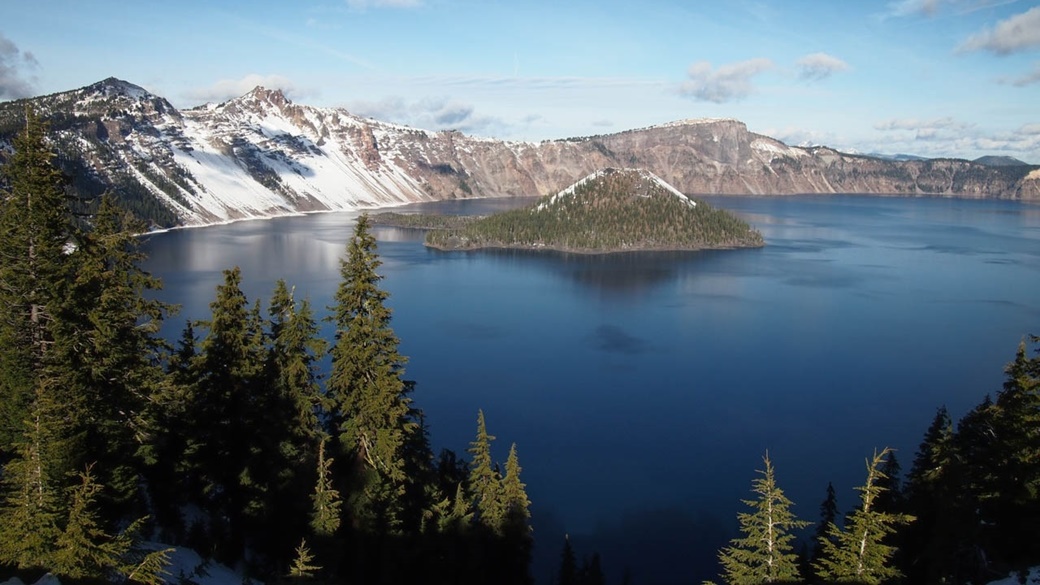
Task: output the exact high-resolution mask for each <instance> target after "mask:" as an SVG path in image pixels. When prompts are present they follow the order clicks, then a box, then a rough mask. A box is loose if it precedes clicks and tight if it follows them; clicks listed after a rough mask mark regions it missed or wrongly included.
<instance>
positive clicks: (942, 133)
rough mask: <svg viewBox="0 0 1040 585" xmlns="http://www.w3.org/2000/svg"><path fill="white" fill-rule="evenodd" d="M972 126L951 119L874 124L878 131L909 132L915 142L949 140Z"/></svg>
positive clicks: (900, 119)
mask: <svg viewBox="0 0 1040 585" xmlns="http://www.w3.org/2000/svg"><path fill="white" fill-rule="evenodd" d="M972 126H973V125H972V124H968V123H965V122H960V121H957V120H955V119H953V118H950V117H945V118H933V119H931V120H921V119H918V118H893V119H889V120H883V121H881V122H878V123H876V124H874V128H875V129H876V130H881V131H883V132H892V131H900V132H909V133H912V134H913V136H914V139H915V140H949V139H951V138H956V137H958V136H960V135H961V134H962V133H963V132H964V131H965V130H969V129H971V128H972Z"/></svg>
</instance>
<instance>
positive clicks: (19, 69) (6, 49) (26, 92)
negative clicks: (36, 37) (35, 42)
mask: <svg viewBox="0 0 1040 585" xmlns="http://www.w3.org/2000/svg"><path fill="white" fill-rule="evenodd" d="M37 67H39V63H38V62H37V61H36V57H34V56H33V54H32V53H30V52H28V51H22V50H21V49H19V48H18V47H17V46H16V45H15V44H14V43H13V42H11V41H10V40H9V39H8V38H7V37H5V36H4V35H3V34H0V99H18V98H23V97H28V96H30V95H32V94H33V92H34V86H35V85H36V82H35V78H34V77H32V76H28V75H27V73H26V71H27V70H33V69H36V68H37Z"/></svg>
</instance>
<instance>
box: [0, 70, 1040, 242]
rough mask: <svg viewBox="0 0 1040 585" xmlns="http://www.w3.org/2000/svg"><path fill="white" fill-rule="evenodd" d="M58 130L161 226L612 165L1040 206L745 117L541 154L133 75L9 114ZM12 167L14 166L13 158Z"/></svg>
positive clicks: (708, 185) (966, 178) (85, 169)
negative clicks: (162, 89) (33, 112)
mask: <svg viewBox="0 0 1040 585" xmlns="http://www.w3.org/2000/svg"><path fill="white" fill-rule="evenodd" d="M27 106H30V107H34V108H36V109H37V110H38V111H40V112H41V113H42V114H43V115H44V116H45V117H46V118H47V119H48V120H49V121H50V123H51V130H52V138H53V141H54V143H55V146H56V149H57V150H59V151H60V152H61V156H60V157H59V162H60V164H61V165H62V166H63V168H64V170H65V171H66V173H67V174H69V176H70V177H72V178H73V184H74V186H75V188H76V189H78V190H80V191H85V192H86V193H87V194H97V193H100V192H102V191H106V190H108V191H113V192H115V193H116V194H117V195H118V196H119V197H120V198H121V199H122V200H123V202H124V204H125V205H126V206H127V207H129V208H130V209H132V210H133V211H134V212H135V213H137V214H138V215H139V216H141V217H144V218H147V219H149V220H151V221H152V222H153V223H154V224H155V225H157V226H162V227H166V226H171V225H202V224H207V223H214V222H221V221H228V220H233V219H240V218H250V217H265V216H272V215H284V214H288V213H297V212H303V211H314V210H338V209H357V208H359V207H378V206H386V205H392V204H399V203H406V202H413V201H423V200H436V199H449V198H463V197H482V196H537V195H545V194H548V193H554V192H557V191H559V190H560V189H562V188H564V187H566V186H567V185H570V184H572V183H574V182H575V181H577V180H578V179H580V178H582V177H584V176H586V175H588V174H590V173H592V172H593V171H595V170H597V169H602V168H606V167H640V168H645V169H648V170H650V171H652V172H653V173H655V174H656V175H658V176H659V177H661V178H662V179H663V180H665V181H667V182H668V183H670V184H672V185H674V186H675V187H677V188H678V189H680V190H681V191H683V192H685V193H690V194H759V195H784V194H794V193H875V194H896V195H943V196H956V197H997V198H1006V199H1022V200H1038V201H1040V175H1038V174H1037V171H1036V170H1035V169H1036V168H1037V167H1030V166H1023V165H1010V166H992V165H986V164H981V163H977V162H971V161H965V160H950V159H931V160H884V159H881V158H876V157H869V156H861V155H851V154H846V153H841V152H837V151H835V150H832V149H829V148H824V147H816V148H799V147H792V146H788V145H786V144H783V143H782V142H780V141H777V140H774V139H772V138H769V137H767V136H762V135H759V134H755V133H753V132H749V131H748V129H747V127H746V126H745V125H744V124H743V123H741V122H739V121H736V120H684V121H679V122H674V123H670V124H665V125H661V126H654V127H650V128H643V129H638V130H629V131H625V132H620V133H617V134H609V135H604V136H591V137H582V138H573V139H564V140H554V141H544V142H541V143H528V142H506V141H499V140H489V139H482V138H475V137H471V136H466V135H464V134H461V133H459V132H454V131H446V132H427V131H424V130H417V129H414V128H408V127H404V126H399V125H395V124H388V123H384V122H379V121H376V120H371V119H364V118H360V117H357V116H354V115H351V114H350V113H349V112H347V111H346V110H343V109H338V108H316V107H310V106H306V105H299V104H295V103H293V102H292V101H290V100H289V99H287V98H286V96H285V95H284V94H282V92H280V91H278V90H269V89H265V88H260V87H258V88H256V89H254V90H253V91H251V92H249V93H248V94H246V95H244V96H241V97H239V98H236V99H233V100H229V101H227V102H224V103H222V104H215V105H214V104H208V105H205V106H200V107H198V108H193V109H190V110H184V111H179V110H177V109H176V108H174V107H173V106H172V105H171V104H170V103H169V102H168V101H166V100H165V99H163V98H161V97H159V96H155V95H152V94H150V93H148V92H147V91H145V90H144V89H142V88H140V87H137V86H135V85H133V84H130V83H127V82H125V81H121V80H118V79H113V78H110V79H106V80H104V81H101V82H98V83H96V84H93V85H91V86H88V87H85V88H82V89H78V90H74V91H69V92H63V93H59V94H53V95H50V96H42V97H38V98H33V99H31V100H20V101H17V102H7V103H4V104H0V141H7V142H9V140H10V137H11V136H13V134H14V133H15V132H16V131H17V130H18V128H19V127H20V124H21V120H22V119H23V118H22V117H23V116H24V111H25V107H27ZM0 156H2V154H0Z"/></svg>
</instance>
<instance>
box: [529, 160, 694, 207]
mask: <svg viewBox="0 0 1040 585" xmlns="http://www.w3.org/2000/svg"><path fill="white" fill-rule="evenodd" d="M613 173H638V174H639V175H640V176H642V177H644V178H646V179H649V180H650V181H652V182H653V183H655V184H656V185H657V186H659V187H661V188H663V189H665V190H666V191H668V192H669V193H671V194H673V195H675V196H676V197H678V198H679V199H680V200H682V201H683V202H684V203H686V204H687V205H689V206H690V207H696V206H697V202H696V201H694V200H693V199H690V198H689V197H687V196H686V195H684V194H683V193H682V192H680V191H679V190H678V189H676V188H675V187H673V186H671V185H670V184H668V182H666V181H665V180H664V179H662V178H661V177H658V176H657V175H655V174H653V173H651V172H650V171H648V170H646V169H615V168H606V169H600V170H598V171H596V172H594V173H592V174H590V175H588V176H586V177H584V178H582V179H579V180H578V181H577V182H575V183H574V184H573V185H571V186H570V187H567V188H566V189H564V190H562V191H560V192H559V193H557V194H555V195H553V196H552V197H550V198H549V200H548V201H545V202H543V203H539V204H538V205H537V206H536V207H535V210H537V211H542V210H543V209H546V208H548V207H549V206H550V205H552V204H553V203H555V202H556V201H558V200H559V199H560V198H562V197H567V196H569V195H573V194H574V191H575V190H576V189H578V187H581V186H582V185H585V184H586V183H588V182H590V181H595V180H597V179H599V178H601V177H605V176H607V175H610V174H613Z"/></svg>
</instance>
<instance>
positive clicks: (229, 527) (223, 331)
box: [184, 267, 268, 558]
mask: <svg viewBox="0 0 1040 585" xmlns="http://www.w3.org/2000/svg"><path fill="white" fill-rule="evenodd" d="M241 281H242V274H241V271H240V270H239V269H238V268H237V267H236V268H233V269H231V270H225V271H224V283H223V284H221V285H219V286H217V295H216V299H215V300H214V301H213V303H211V304H210V309H211V311H212V313H211V317H210V320H209V321H207V322H204V323H202V324H203V325H204V326H205V327H206V328H207V329H208V333H207V335H206V337H205V338H204V339H203V340H202V343H201V348H200V352H199V354H198V355H197V356H196V358H195V360H194V363H193V364H192V370H193V372H194V379H195V383H194V385H193V387H192V393H191V396H190V397H189V399H188V404H187V405H186V410H185V424H186V427H187V428H186V429H184V430H185V431H186V434H187V440H186V443H187V445H186V449H185V453H184V467H185V471H186V476H187V477H186V478H185V481H186V482H187V483H188V487H189V488H190V489H192V490H193V491H194V493H195V498H196V499H197V503H199V504H201V505H202V506H203V507H204V509H206V510H208V511H209V512H210V521H211V522H210V526H211V535H210V536H211V540H212V543H213V544H216V543H223V544H224V545H225V548H223V549H222V550H220V551H217V552H218V553H219V554H220V555H221V557H222V558H235V557H236V556H237V555H238V554H240V553H241V552H242V548H243V546H244V545H245V528H246V526H245V524H246V517H247V515H249V513H250V509H251V507H252V506H253V505H254V503H255V502H256V501H257V494H256V489H255V478H254V475H253V474H254V470H256V469H258V468H261V467H262V466H264V465H267V464H268V461H267V460H266V459H264V458H262V457H257V454H256V453H255V451H254V446H253V445H252V441H246V440H243V438H244V437H250V436H253V435H254V434H255V433H254V432H253V429H256V428H258V425H257V424H256V423H257V422H258V419H259V418H261V416H262V413H261V412H259V411H258V410H259V409H258V408H257V406H258V405H262V404H264V401H263V399H262V397H263V396H265V392H266V389H265V388H263V387H262V384H261V383H260V382H262V380H263V376H262V374H263V361H264V360H263V357H264V348H263V346H258V345H257V334H256V328H257V325H256V315H255V312H256V311H255V309H254V310H252V311H251V310H250V309H248V308H247V307H248V306H249V305H248V301H247V299H246V296H245V294H244V293H243V292H242V289H241V286H240V285H241Z"/></svg>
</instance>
